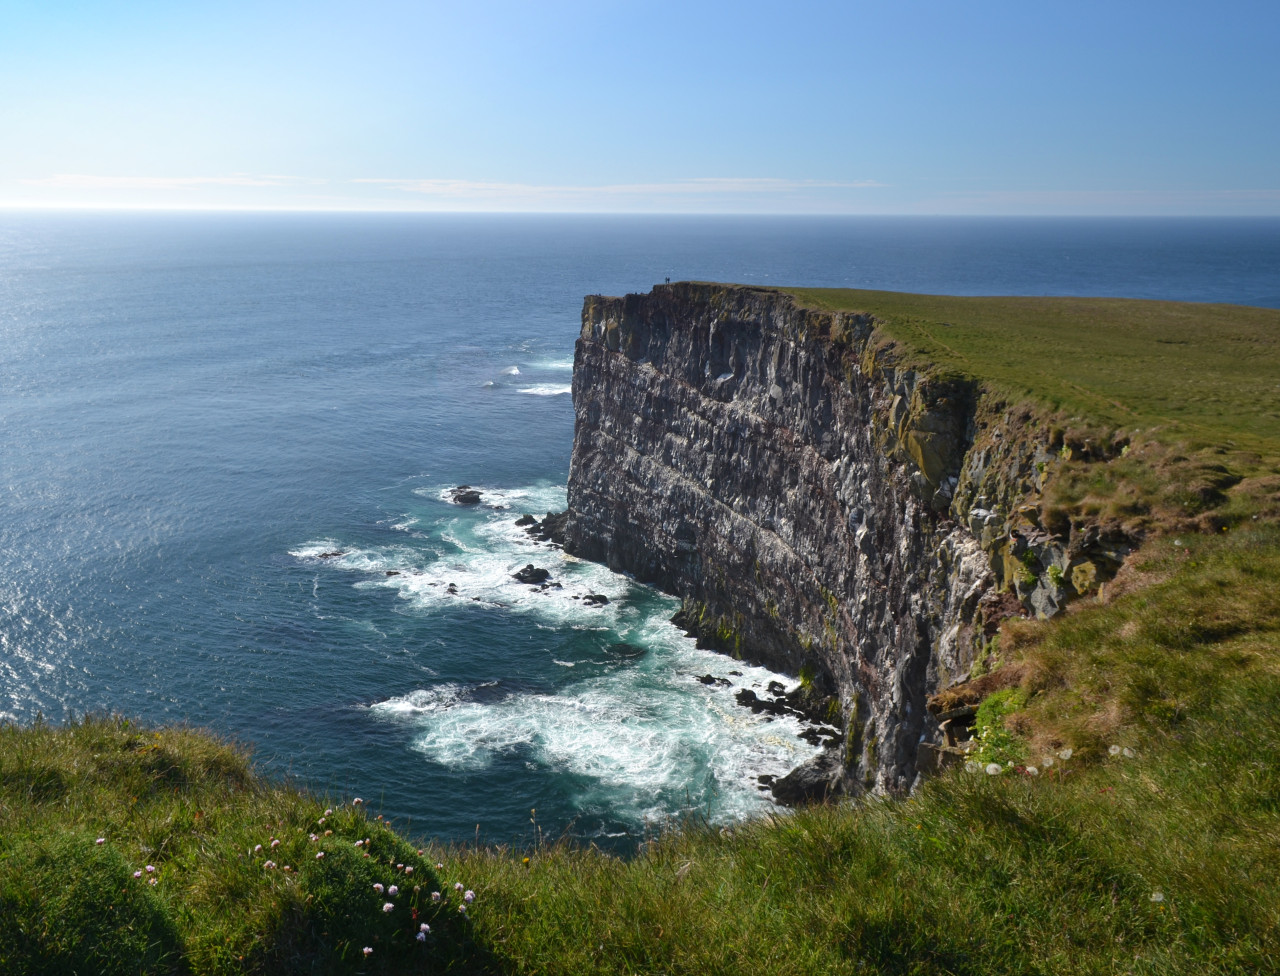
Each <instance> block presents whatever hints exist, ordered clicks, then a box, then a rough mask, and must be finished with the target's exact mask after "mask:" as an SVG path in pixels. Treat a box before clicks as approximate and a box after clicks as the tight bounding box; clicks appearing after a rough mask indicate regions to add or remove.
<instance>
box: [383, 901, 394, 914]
mask: <svg viewBox="0 0 1280 976" xmlns="http://www.w3.org/2000/svg"><path fill="white" fill-rule="evenodd" d="M382 910H383V911H384V912H394V911H395V910H396V906H395V905H393V904H392V903H391V902H387V903H386V904H385V905H383V906H382Z"/></svg>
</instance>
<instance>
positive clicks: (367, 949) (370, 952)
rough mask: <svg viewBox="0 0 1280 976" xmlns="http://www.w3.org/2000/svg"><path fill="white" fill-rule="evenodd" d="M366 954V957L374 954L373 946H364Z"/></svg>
mask: <svg viewBox="0 0 1280 976" xmlns="http://www.w3.org/2000/svg"><path fill="white" fill-rule="evenodd" d="M364 954H365V956H366V957H368V956H371V955H373V950H372V949H371V948H369V947H368V946H365V947H364Z"/></svg>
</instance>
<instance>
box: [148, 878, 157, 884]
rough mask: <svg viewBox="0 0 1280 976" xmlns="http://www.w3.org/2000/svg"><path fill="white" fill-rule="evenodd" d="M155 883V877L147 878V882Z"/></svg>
mask: <svg viewBox="0 0 1280 976" xmlns="http://www.w3.org/2000/svg"><path fill="white" fill-rule="evenodd" d="M155 883H156V879H155V878H148V879H147V884H155Z"/></svg>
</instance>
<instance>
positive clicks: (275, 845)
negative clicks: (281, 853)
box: [271, 839, 280, 849]
mask: <svg viewBox="0 0 1280 976" xmlns="http://www.w3.org/2000/svg"><path fill="white" fill-rule="evenodd" d="M271 846H272V848H273V849H274V848H276V847H279V846H280V842H279V841H278V840H274V839H273V840H272V841H271Z"/></svg>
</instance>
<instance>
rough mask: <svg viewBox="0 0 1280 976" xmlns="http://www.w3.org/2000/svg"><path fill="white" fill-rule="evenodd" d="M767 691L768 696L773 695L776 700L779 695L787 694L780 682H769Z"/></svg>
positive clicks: (784, 686)
mask: <svg viewBox="0 0 1280 976" xmlns="http://www.w3.org/2000/svg"><path fill="white" fill-rule="evenodd" d="M768 691H769V694H771V695H773V696H774V697H775V698H776V697H778V696H779V695H785V694H786V693H787V686H786V685H784V684H783V683H782V682H781V681H770V682H769V687H768Z"/></svg>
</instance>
